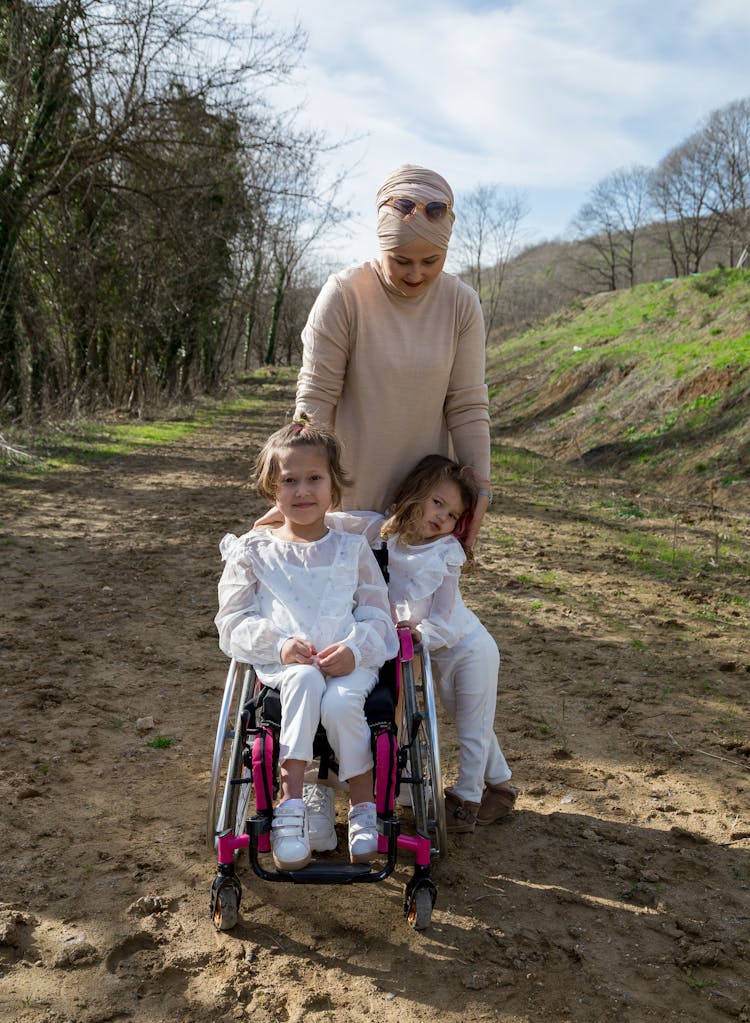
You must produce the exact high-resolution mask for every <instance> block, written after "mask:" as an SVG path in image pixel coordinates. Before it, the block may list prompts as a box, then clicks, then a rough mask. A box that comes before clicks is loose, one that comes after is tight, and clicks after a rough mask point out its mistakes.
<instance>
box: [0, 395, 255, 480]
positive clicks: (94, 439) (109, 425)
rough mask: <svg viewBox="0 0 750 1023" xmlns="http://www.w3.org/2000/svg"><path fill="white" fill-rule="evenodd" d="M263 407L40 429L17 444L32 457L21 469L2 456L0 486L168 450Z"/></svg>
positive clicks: (251, 404)
mask: <svg viewBox="0 0 750 1023" xmlns="http://www.w3.org/2000/svg"><path fill="white" fill-rule="evenodd" d="M261 407H262V396H254V395H252V396H248V397H242V398H232V399H229V400H227V401H223V402H218V403H212V404H210V405H209V404H206V405H201V406H198V407H196V408H194V409H192V410H191V413H190V415H184V414H183V415H180V416H175V417H172V418H165V419H160V420H157V419H155V420H150V421H148V422H143V421H140V420H139V421H124V422H116V421H109V420H75V421H70V422H61V423H56V424H54V425H53V426H49V425H48V426H44V427H40V428H38V429H35V430H34V431H33V433H28V434H24V435H23V436H21V437H19V438H16V439H15V441H14V445H15V446H17V447H20V448H22V449H23V450H24V452H25V453H26V454H28V456H29V457H28V459H27V460H25V461H24V462H23V463H18V461H11V460H10V459H8V458H3V456H2V454H0V484H1V483H3V482H16V481H18V480H20V479H24V478H28V477H32V476H36V475H38V474H39V473H54V472H61V471H65V470H69V469H71V468H74V467H80V466H86V465H92V464H95V463H97V462H100V461H103V460H106V459H109V458H118V457H122V456H124V455H129V454H132V453H133V452H135V451H142V450H149V449H150V448H163V447H169V446H170V445H172V444H177V443H179V442H180V441H182V440H184V439H185V438H186V437H189V436H190V435H191V434H193V433H195V432H196V431H198V430H202V429H208V428H209V427H211V426H213V425H214V424H215V423H217V422H218V421H220V420H221V419H222V418H226V417H227V416H232V415H237V414H242V413H248V412H253V411H256V410H257V409H259V408H261Z"/></svg>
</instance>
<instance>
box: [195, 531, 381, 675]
mask: <svg viewBox="0 0 750 1023" xmlns="http://www.w3.org/2000/svg"><path fill="white" fill-rule="evenodd" d="M219 547H220V550H221V555H222V558H223V559H224V560H225V562H226V564H225V566H224V571H223V573H222V576H221V579H220V580H219V612H218V614H217V615H216V618H215V622H216V627H217V629H218V630H219V646H220V647H221V649H222V650H223V651H224V653H225V654H226V655H227V656H228V657H236V658H237V659H238V660H240V661H243V662H245V663H249V664H252V665H253V666H254V667H255V668H256V670H257V671H258V674H259V675H260V677H261V679H262V680H263V681H264V682H266V683H268V684H271V685H274V684H276V685H278V683H279V682H280V681H281V678H282V677H283V672H284V671H285V669H286V666H284V665H282V664H281V661H280V657H281V648H282V647H283V645H284V643H285V642H286V641H287V640H288V639H290V638H291V637H293V636H296V637H299V638H301V639H305V640H307V641H308V642H310V643H312V644H313V645H314V646H315V648H316V649H317V650H324V649H325V648H326V647H327V646H330V645H331V644H332V643H345V644H346V645H347V646H348V647H349V649H350V650H351V651H352V653H353V654H354V661H355V666H356V667H358V668H359V667H363V668H373V669H377V668H379V667H380V666H381V665H382V664H384V663H385V661H387V660H388V659H389V658H391V657H395V655H396V653H397V651H398V637H397V635H396V632H395V629H394V627H393V622H392V621H391V615H390V610H389V605H388V591H387V589H386V585H385V582H384V580H383V576H382V573H381V571H380V568H379V566H378V563H377V562H376V560H375V557H374V555H373V553H372V551H371V550H370V548H369V546H368V543H367V540H366V539H365V537H363V536H357V535H354V534H353V533H341V532H336V531H334V530H329V532H328V533H327V534H326V536H324V537H323V538H322V539H321V540H316V541H313V542H311V543H303V542H295V541H291V540H280V539H277V538H276V537H275V536H274V533H273V531H271V530H257V531H256V530H251V531H250V532H249V533H245V534H244V535H243V536H240V537H236V536H234V535H233V534H232V533H229V534H227V535H226V536H225V537H224V538H223V540H222V541H221V544H220V545H219Z"/></svg>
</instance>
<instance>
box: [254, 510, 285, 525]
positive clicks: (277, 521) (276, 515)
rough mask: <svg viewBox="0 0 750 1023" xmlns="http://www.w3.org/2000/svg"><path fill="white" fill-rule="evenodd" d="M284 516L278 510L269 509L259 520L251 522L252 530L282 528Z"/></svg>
mask: <svg viewBox="0 0 750 1023" xmlns="http://www.w3.org/2000/svg"><path fill="white" fill-rule="evenodd" d="M283 524H284V516H283V515H282V514H281V512H280V511H279V509H278V508H269V509H268V511H267V512H265V513H264V514H263V515H261V517H260V518H259V519H257V520H256V521H255V522H253V529H271V528H272V527H273V526H283Z"/></svg>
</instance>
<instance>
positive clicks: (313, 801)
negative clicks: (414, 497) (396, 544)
mask: <svg viewBox="0 0 750 1023" xmlns="http://www.w3.org/2000/svg"><path fill="white" fill-rule="evenodd" d="M376 207H377V214H378V226H377V232H378V241H379V243H380V257H379V259H373V260H370V261H368V262H366V263H362V264H361V265H359V266H355V267H351V268H350V269H348V270H344V271H343V272H342V273H338V274H333V275H332V276H331V277H329V278H328V281H327V282H326V284H325V285H324V287H323V289H322V291H321V292H320V294H319V295H318V298H317V299H316V301H315V304H314V305H313V307H312V310H311V312H310V316H309V318H308V321H307V324H306V326H305V329H304V331H303V332H302V341H303V345H304V352H303V361H302V368H301V370H300V373H299V378H298V381H297V408H296V415H297V416H299V415H301V414H303V413H305V414H307V415H308V416H310V418H311V419H313V420H315V421H317V422H319V423H324V424H326V425H333V426H334V427H335V429H336V433H337V435H338V437H339V438H340V440H341V441H342V443H343V447H344V456H345V462H346V468H347V470H348V471H349V474H350V475H351V476H352V477H353V479H354V486H353V487H351V488H349V489H348V490H347V491H346V492H345V494H344V498H343V506H344V508H345V509H367V510H371V511H378V512H385V510H386V509H387V507H388V506H389V504H390V503H391V501H392V499H393V496H394V492H395V489H396V487H397V485H398V484H399V483H400V481H401V480H402V479H404V478H405V477H406V476H407V474H408V473H409V472H410V471H411V470H412V469H413V468H414V466H415V465H416V464H417V462H419V461H420V459H421V458H423V457H424V456H425V455H432V454H444V455H453V456H455V457H456V458H457V459H458V460H459V461H460V462H462V463H463V464H465V465H469V466H472V467H473V469H474V475H475V477H476V480H477V483H478V485H479V493H480V497H479V502H478V506H477V512H476V514H475V516H474V519H473V521H472V523H471V526H470V531H469V537H468V539H469V542H473V540H474V539H475V538H476V535H477V532H478V531H479V526H480V524H481V521H482V518H483V516H484V513H485V511H486V509H487V505H488V504H489V502H490V499H491V493H490V489H489V474H490V431H489V412H488V398H487V387H486V385H485V382H484V369H485V348H484V342H485V331H484V321H483V318H482V310H481V306H480V304H479V299H478V297H477V295H476V292H474V291H473V290H472V289H471V288H470V287H469V286H468V285H466V284H464V283H463V282H462V281H461V280H459V278H458V277H455V276H453V275H451V274H446V273H444V272H443V266H444V264H445V258H446V255H447V250H448V243H449V241H450V235H451V229H452V227H453V221H454V219H455V214H454V212H453V192H452V191H451V188H450V186H449V184H448V182H447V181H446V180H445V179H444V178H442V177H441V176H440V175H439V174H436V173H435V172H434V171H430V170H426V169H425V168H423V167H414V166H409V165H407V166H403V167H399V168H398V169H397V170H395V171H394V172H393V173H392V174H391V175H390V176H389V177H388V178H387V179H386V180H385V182H384V183H383V185H382V186H381V188H380V190H379V191H378V194H377V198H376ZM487 684H488V685H491V686H492V688H493V689H494V687H495V685H496V681H495V675H493V677H492V678H491V679H489V680H488V683H487ZM470 688H471V687H470ZM473 689H476V684H473ZM461 698H462V697H460V695H459V696H457V699H458V700H459V701H460V699H461ZM472 698H473V695H472V694H469V696H468V697H467V699H472ZM495 745H497V742H496V741H495ZM498 750H499V747H498ZM503 764H504V769H503V773H502V779H501V778H500V777H498V779H496V781H497V782H498V784H492V785H490V784H489V783H488V784H487V787H486V788H485V792H484V795H483V796H482V802H481V805H480V804H479V803H474V802H466V801H464V800H463V799H459V798H458V797H457V796H451V795H450V790H449V793H448V795H447V797H446V807H447V809H448V811H449V815H448V816H449V828H450V830H452V831H470V830H472V829H473V827H474V823H475V821H476V822H478V823H491V822H492V821H494V820H498V819H499V818H501V817H503V816H505V815H506V814H507V813H509V812H510V811H511V810H512V809H513V805H514V803H515V799H516V793H517V790H516V789H515V788H514V786H513V785H511V783H510V780H509V774H510V770H509V768H508V767H507V764H505V761H504V759H503ZM503 779H504V780H503ZM304 798H305V802H306V804H307V806H308V822H309V828H310V844H311V846H312V848H313V849H316V850H324V849H330V848H334V847H335V845H336V833H335V830H334V825H333V813H334V810H333V794H332V790H331V789H327V788H325V787H324V786H321V785H319V784H308V785H306V786H305V793H304ZM448 800H452V803H451V804H450V805H449V802H448Z"/></svg>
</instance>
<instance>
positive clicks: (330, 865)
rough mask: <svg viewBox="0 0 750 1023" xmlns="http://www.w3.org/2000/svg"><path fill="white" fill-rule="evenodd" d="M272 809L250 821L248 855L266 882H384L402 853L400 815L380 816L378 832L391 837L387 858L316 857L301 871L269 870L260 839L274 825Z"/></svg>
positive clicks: (256, 871)
mask: <svg viewBox="0 0 750 1023" xmlns="http://www.w3.org/2000/svg"><path fill="white" fill-rule="evenodd" d="M271 819H272V815H271V813H269V812H267V811H266V812H265V813H263V814H258V815H256V816H255V817H251V818H250V820H249V821H248V822H247V823H248V835H249V838H250V842H249V845H248V856H249V859H250V866H251V867H252V868H253V871H254V873H255V874H257V875H258V877H260V878H262V879H263V880H264V881H291V882H292V883H294V884H356V883H357V882H374V881H383V880H384V879H385V878H386V877H388V876H389V875H390V874H392V873H393V869H394V867H395V866H396V859H397V856H398V835H399V822H398V820H397V819H396V818H382V817H381V818H379V819H378V831H379V832H380V834H381V835H385V836H386V837H387V839H388V848H387V855H386V857H385V859H383V857H378V858H377V859H375V860H374V861H373V862H372V863H349V862H348V861H346V860H313V861H312V862H311V863H308V864H307V866H306V867H302V868H301V869H300V870H266V869H265V867H263V866H262V865H261V863H260V860H259V858H258V854H259V852H261V850H260V848H259V841H260V839H261V837H262V836H265V835H266V834H267V832H268V831H269V830H270V827H271Z"/></svg>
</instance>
